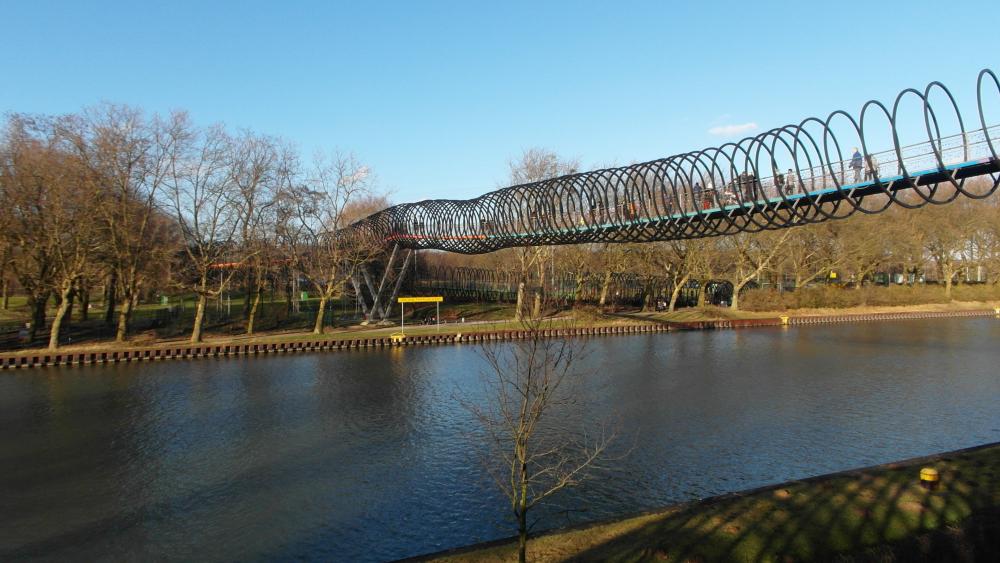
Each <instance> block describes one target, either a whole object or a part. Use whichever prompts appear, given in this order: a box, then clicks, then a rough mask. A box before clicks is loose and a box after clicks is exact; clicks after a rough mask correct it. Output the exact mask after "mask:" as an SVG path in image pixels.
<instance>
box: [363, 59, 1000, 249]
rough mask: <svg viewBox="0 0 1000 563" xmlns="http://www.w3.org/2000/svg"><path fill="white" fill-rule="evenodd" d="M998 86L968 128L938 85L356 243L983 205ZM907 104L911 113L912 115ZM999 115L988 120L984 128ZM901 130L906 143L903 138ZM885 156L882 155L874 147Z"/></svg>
mask: <svg viewBox="0 0 1000 563" xmlns="http://www.w3.org/2000/svg"><path fill="white" fill-rule="evenodd" d="M997 99H1000V80H998V78H997V75H996V74H995V73H994V72H993V71H991V70H984V71H982V72H981V73H980V74H979V77H978V80H977V112H976V118H977V119H976V120H975V121H974V122H971V123H970V122H967V121H966V118H965V117H964V116H963V114H962V112H961V110H960V108H959V105H958V104H957V103H956V101H955V98H954V97H953V96H952V94H951V92H950V91H949V90H948V89H947V88H946V87H945V86H944V85H943V84H941V83H939V82H932V83H931V84H930V85H928V86H927V87H926V88H925V89H923V90H916V89H907V90H904V91H903V92H901V93H900V94H899V95H898V96H897V97H896V99H895V101H894V102H893V103H892V104H890V105H886V104H883V103H880V102H878V101H871V102H868V103H867V104H865V105H864V106H863V107H862V109H861V111H860V113H858V114H857V117H854V115H852V114H849V113H847V112H844V111H836V112H833V113H831V114H830V115H829V116H828V117H827V119H825V120H821V119H818V118H810V119H806V120H804V121H802V122H800V123H799V124H798V125H789V126H785V127H781V128H777V129H772V130H770V131H767V132H765V133H762V134H760V135H757V136H754V137H748V138H745V139H743V140H741V141H739V142H737V143H729V144H726V145H723V146H721V147H717V148H710V149H705V150H701V151H696V152H691V153H687V154H680V155H676V156H672V157H668V158H663V159H659V160H654V161H650V162H643V163H638V164H632V165H629V166H623V167H618V168H608V169H602V170H594V171H591V172H583V173H574V174H569V175H565V176H560V177H556V178H550V179H545V180H541V181H538V182H534V183H530V184H523V185H517V186H511V187H508V188H503V189H500V190H496V191H492V192H489V193H486V194H484V195H482V196H480V197H477V198H474V199H469V200H428V201H421V202H418V203H407V204H401V205H396V206H393V207H389V208H387V209H384V210H382V211H379V212H377V213H375V214H373V215H371V216H369V217H367V218H365V219H362V220H361V221H358V222H356V223H354V224H353V225H351V226H350V227H349V230H350V232H351V233H352V234H354V235H359V236H362V237H365V238H367V239H369V240H375V241H377V242H379V243H382V244H385V245H390V246H391V245H398V246H399V247H401V248H406V249H425V248H433V249H440V250H447V251H451V252H459V253H465V254H478V253H485V252H492V251H495V250H499V249H501V248H509V247H519V246H544V245H559V244H580V243H594V242H615V243H620V242H651V241H661V240H677V239H692V238H701V237H710V236H723V235H731V234H736V233H740V232H757V231H762V230H767V229H780V228H787V227H793V226H797V225H806V224H810V223H817V222H821V221H826V220H829V219H842V218H845V217H848V216H851V215H853V214H855V213H859V212H860V213H868V214H873V213H879V212H882V211H885V210H886V209H888V208H889V207H891V206H893V205H898V206H902V207H905V208H918V207H922V206H924V205H928V204H945V203H950V202H951V201H954V200H955V199H957V198H958V197H970V198H985V197H988V196H990V195H991V194H993V192H994V191H996V189H997V187H998V185H1000V175H998V174H997V173H998V172H1000V160H998V156H997V148H1000V124H996V123H997V122H1000V115H993V116H987V115H986V113H987V112H986V110H985V109H984V108H985V107H986V105H987V102H995V100H997ZM906 109H910V110H912V111H909V112H907V111H906ZM988 117H993V118H994V119H996V121H993V123H994V124H993V125H988V123H989V120H988ZM914 130H917V131H918V132H919V136H920V137H922V138H923V140H919V139H918V140H917V141H916V142H910V143H905V142H904V140H903V139H910V140H913V137H914V135H912V132H913V131H914ZM907 135H908V136H907ZM876 148H877V149H879V150H878V151H877V152H876V150H875V149H876Z"/></svg>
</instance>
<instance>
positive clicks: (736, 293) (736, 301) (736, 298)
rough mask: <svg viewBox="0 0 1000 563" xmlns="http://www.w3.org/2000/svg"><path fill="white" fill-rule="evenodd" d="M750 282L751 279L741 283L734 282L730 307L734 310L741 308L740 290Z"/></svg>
mask: <svg viewBox="0 0 1000 563" xmlns="http://www.w3.org/2000/svg"><path fill="white" fill-rule="evenodd" d="M748 283H750V280H747V281H745V282H742V283H740V284H739V285H736V284H733V299H732V301H730V303H729V308H730V309H732V310H734V311H739V310H740V290H742V289H743V288H744V287H746V285H747V284H748Z"/></svg>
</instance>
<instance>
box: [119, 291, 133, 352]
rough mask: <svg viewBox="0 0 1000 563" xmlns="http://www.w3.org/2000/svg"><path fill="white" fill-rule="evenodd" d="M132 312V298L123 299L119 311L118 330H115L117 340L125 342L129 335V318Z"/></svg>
mask: <svg viewBox="0 0 1000 563" xmlns="http://www.w3.org/2000/svg"><path fill="white" fill-rule="evenodd" d="M131 314H132V300H131V299H124V300H122V306H121V309H120V310H119V311H118V330H117V331H116V332H115V342H125V337H126V336H128V320H129V317H130V316H131Z"/></svg>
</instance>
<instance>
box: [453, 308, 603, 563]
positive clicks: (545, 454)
mask: <svg viewBox="0 0 1000 563" xmlns="http://www.w3.org/2000/svg"><path fill="white" fill-rule="evenodd" d="M522 326H523V328H525V329H526V330H527V331H528V332H527V334H528V336H527V337H526V338H524V339H522V340H517V341H515V342H514V343H513V344H503V345H500V344H495V343H490V344H484V345H483V347H482V348H481V354H482V357H483V358H484V359H485V361H486V365H487V368H486V370H485V372H484V373H482V374H481V376H482V377H483V383H484V388H485V389H486V390H487V392H486V399H485V401H478V402H477V401H472V400H463V402H462V404H463V406H464V407H465V408H466V409H467V410H468V411H469V412H470V413H471V414H472V415H473V416H474V417H475V418H476V419H477V420H478V421H479V423H480V424H481V425H482V428H483V429H484V430H485V436H486V444H485V447H484V448H483V449H482V450H481V452H480V455H481V458H480V459H481V461H482V463H483V465H484V467H485V468H486V470H487V472H488V474H489V476H490V477H491V479H492V480H493V482H494V483H495V484H496V486H497V487H498V488H499V489H500V491H502V492H503V494H504V495H505V496H506V498H507V501H508V502H509V503H510V509H511V512H512V513H513V516H514V518H515V520H516V521H517V531H518V560H519V561H522V562H523V561H525V560H526V558H527V541H528V532H529V528H530V526H529V523H528V514H529V512H530V511H531V510H532V509H533V508H534V507H536V506H538V505H539V503H542V502H544V501H545V500H546V499H548V498H549V497H551V496H552V495H554V494H556V493H557V492H559V491H560V490H563V489H565V488H567V487H572V486H575V485H578V484H580V483H581V482H582V481H583V480H584V479H585V478H586V477H587V476H588V475H590V474H591V473H592V471H593V470H595V469H598V464H599V462H600V461H601V460H606V453H607V451H608V447H609V445H610V444H611V442H612V441H613V440H614V439H615V437H616V434H617V432H615V431H614V430H613V429H611V427H609V426H608V425H607V424H602V425H601V426H600V428H598V429H597V432H596V434H594V435H590V434H588V433H587V429H586V428H578V427H573V426H571V425H570V423H569V422H568V419H567V418H566V417H565V416H562V415H564V414H565V411H566V409H568V408H572V406H573V405H574V404H577V403H578V402H579V398H578V392H579V388H578V387H577V384H578V383H579V382H578V379H579V376H580V375H581V374H580V371H579V365H578V364H579V363H580V362H579V360H580V357H581V353H582V351H583V350H582V344H581V342H580V341H574V340H568V339H553V338H545V337H544V336H543V333H542V329H544V328H545V324H544V323H543V321H541V320H540V319H539V318H538V317H527V316H526V317H524V318H523V319H522Z"/></svg>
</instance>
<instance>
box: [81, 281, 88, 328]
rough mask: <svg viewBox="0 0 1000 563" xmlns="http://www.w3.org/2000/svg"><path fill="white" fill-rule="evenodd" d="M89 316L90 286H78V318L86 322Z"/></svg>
mask: <svg viewBox="0 0 1000 563" xmlns="http://www.w3.org/2000/svg"><path fill="white" fill-rule="evenodd" d="M89 318H90V288H89V287H81V288H80V320H81V321H83V322H87V320H88V319H89Z"/></svg>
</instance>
